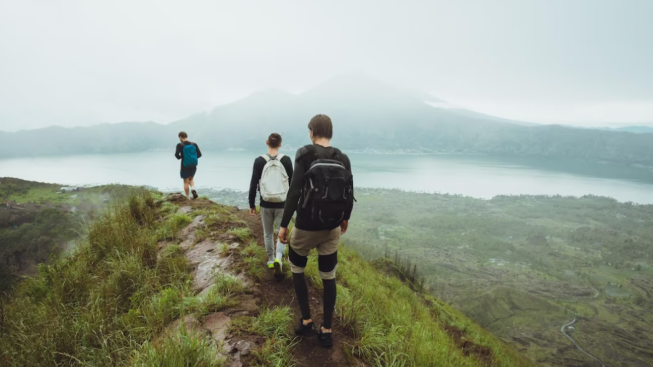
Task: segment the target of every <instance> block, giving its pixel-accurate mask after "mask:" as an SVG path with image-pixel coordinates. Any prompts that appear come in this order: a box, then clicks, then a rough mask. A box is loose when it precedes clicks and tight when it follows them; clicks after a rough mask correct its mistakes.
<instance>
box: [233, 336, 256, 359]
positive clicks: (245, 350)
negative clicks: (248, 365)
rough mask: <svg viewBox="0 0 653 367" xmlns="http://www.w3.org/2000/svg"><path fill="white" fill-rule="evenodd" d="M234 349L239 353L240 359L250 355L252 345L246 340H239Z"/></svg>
mask: <svg viewBox="0 0 653 367" xmlns="http://www.w3.org/2000/svg"><path fill="white" fill-rule="evenodd" d="M235 348H236V349H237V350H238V351H239V352H240V356H241V357H246V356H248V355H249V354H250V353H251V350H252V343H250V342H248V341H247V340H241V341H239V342H237V343H236V345H235Z"/></svg>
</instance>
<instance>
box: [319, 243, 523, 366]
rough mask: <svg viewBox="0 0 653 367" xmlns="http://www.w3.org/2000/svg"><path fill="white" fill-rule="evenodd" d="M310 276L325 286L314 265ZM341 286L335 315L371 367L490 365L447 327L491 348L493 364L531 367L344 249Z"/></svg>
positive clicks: (488, 336)
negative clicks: (468, 351)
mask: <svg viewBox="0 0 653 367" xmlns="http://www.w3.org/2000/svg"><path fill="white" fill-rule="evenodd" d="M306 274H307V276H308V278H309V279H310V280H311V282H312V283H313V284H315V285H319V284H320V283H321V281H320V280H319V275H318V274H317V266H316V262H315V261H310V262H309V266H308V267H307V269H306ZM338 281H339V283H338V300H337V303H336V314H335V315H336V317H337V318H338V320H339V321H340V325H341V326H342V327H344V328H346V329H348V330H349V331H350V332H351V333H352V334H353V335H354V339H355V342H354V344H353V345H351V346H349V347H348V349H349V352H350V353H351V354H352V355H355V356H357V357H359V358H361V359H363V360H364V361H366V362H367V363H369V364H371V365H373V366H434V365H438V366H482V365H488V360H485V361H481V360H479V359H478V358H476V356H475V355H474V354H471V355H466V354H465V353H464V351H463V350H461V348H460V346H459V345H457V343H456V342H455V341H454V340H453V339H452V338H451V337H450V335H449V334H448V333H447V331H446V330H445V328H446V327H456V328H457V329H460V330H462V331H463V333H464V339H465V340H467V341H469V342H471V343H474V344H476V345H479V346H481V347H486V348H488V349H489V350H490V353H491V356H490V362H489V363H490V364H489V365H492V366H529V365H532V363H531V362H530V361H528V360H526V359H524V358H523V357H521V356H520V355H519V354H517V353H516V352H514V351H513V350H512V349H510V348H509V347H507V346H505V345H504V344H503V343H501V342H500V341H498V340H497V339H496V338H494V337H493V336H492V335H491V334H489V333H487V332H485V331H484V330H483V329H481V328H480V327H479V326H478V325H476V324H475V323H473V322H472V321H470V320H469V319H468V318H466V317H465V316H463V315H462V314H461V313H459V312H458V311H456V310H454V309H452V308H450V307H449V306H447V305H444V304H442V303H441V302H439V301H437V300H435V299H433V298H429V297H424V296H420V295H419V294H418V293H415V292H414V291H412V290H411V289H410V288H409V287H408V286H407V285H405V284H404V283H402V282H401V281H399V280H398V279H397V278H395V277H394V276H387V275H385V274H382V273H380V272H379V271H377V270H376V269H375V268H374V267H373V266H372V265H370V264H369V263H367V262H366V261H364V260H362V259H361V258H360V257H359V256H358V255H357V253H356V252H355V251H353V250H352V249H351V248H349V247H346V246H342V247H341V248H340V251H339V267H338ZM434 361H437V364H434Z"/></svg>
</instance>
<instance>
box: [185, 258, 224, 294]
mask: <svg viewBox="0 0 653 367" xmlns="http://www.w3.org/2000/svg"><path fill="white" fill-rule="evenodd" d="M210 254H211V256H209V255H205V256H206V257H207V258H206V259H205V260H204V261H202V262H201V263H200V264H199V265H198V266H197V269H196V270H195V273H194V274H193V290H194V291H196V292H201V291H203V290H204V289H206V288H207V287H209V286H210V285H212V284H213V282H214V278H215V271H222V272H227V268H228V267H229V265H231V264H232V263H233V258H232V257H231V256H228V257H220V255H218V254H216V253H215V252H214V253H210Z"/></svg>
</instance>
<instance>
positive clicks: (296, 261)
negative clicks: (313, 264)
mask: <svg viewBox="0 0 653 367" xmlns="http://www.w3.org/2000/svg"><path fill="white" fill-rule="evenodd" d="M339 243H340V227H338V228H336V229H333V230H327V231H304V230H301V229H297V228H294V229H293V231H292V234H291V235H290V268H291V270H292V272H293V273H303V272H304V269H305V268H306V262H307V261H308V259H307V256H308V253H309V252H310V251H311V250H312V249H316V250H317V254H318V267H319V269H320V277H321V278H322V279H334V278H335V277H336V269H337V267H338V244H339Z"/></svg>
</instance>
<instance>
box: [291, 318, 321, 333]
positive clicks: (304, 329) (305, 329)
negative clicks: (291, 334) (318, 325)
mask: <svg viewBox="0 0 653 367" xmlns="http://www.w3.org/2000/svg"><path fill="white" fill-rule="evenodd" d="M316 333H317V332H316V331H315V325H314V324H313V321H311V322H309V323H308V325H304V321H303V320H302V319H299V327H298V328H297V329H295V335H299V336H313V335H315V334H316Z"/></svg>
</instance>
